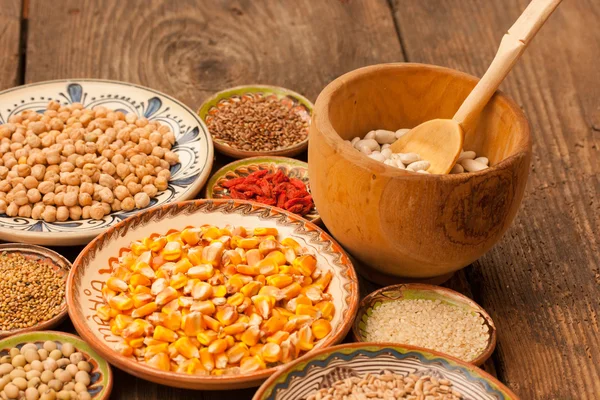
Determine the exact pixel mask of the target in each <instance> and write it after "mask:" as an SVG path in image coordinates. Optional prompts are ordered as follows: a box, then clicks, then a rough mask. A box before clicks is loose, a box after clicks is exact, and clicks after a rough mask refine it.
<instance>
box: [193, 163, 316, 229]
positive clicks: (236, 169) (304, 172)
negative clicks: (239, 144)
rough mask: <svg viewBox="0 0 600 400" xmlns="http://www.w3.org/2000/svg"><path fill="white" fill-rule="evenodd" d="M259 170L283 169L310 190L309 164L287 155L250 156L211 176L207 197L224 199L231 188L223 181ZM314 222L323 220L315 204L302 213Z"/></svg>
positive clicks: (207, 186)
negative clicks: (224, 184)
mask: <svg viewBox="0 0 600 400" xmlns="http://www.w3.org/2000/svg"><path fill="white" fill-rule="evenodd" d="M258 170H267V171H269V172H276V171H277V170H281V171H282V172H283V173H284V174H285V175H286V176H288V177H290V178H297V179H300V180H301V181H302V182H304V184H305V185H306V187H307V190H308V191H309V192H310V184H309V182H308V164H307V163H305V162H303V161H300V160H296V159H294V158H287V157H250V158H245V159H243V160H238V161H234V162H232V163H229V164H227V165H226V166H224V167H223V168H221V169H220V170H218V171H217V172H215V173H214V174H213V176H211V177H210V180H209V181H208V184H207V185H206V196H205V197H206V198H207V199H223V198H228V197H226V196H229V190H228V189H227V188H224V187H223V183H224V182H226V181H228V180H230V179H235V178H240V177H245V176H248V175H250V174H251V173H253V172H256V171H258ZM302 217H304V218H306V219H307V220H309V221H310V222H312V223H315V224H318V223H319V222H320V221H321V218H320V217H319V214H318V213H317V209H316V208H315V207H314V206H313V208H312V210H310V211H309V212H308V213H307V214H305V215H302Z"/></svg>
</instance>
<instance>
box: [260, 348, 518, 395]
mask: <svg viewBox="0 0 600 400" xmlns="http://www.w3.org/2000/svg"><path fill="white" fill-rule="evenodd" d="M384 370H388V371H391V372H393V373H395V374H398V375H403V376H407V375H409V374H414V375H417V376H422V375H426V376H433V377H436V378H438V379H447V380H449V381H451V382H452V389H454V390H456V391H458V392H460V393H461V394H462V395H463V398H464V399H468V400H516V399H518V398H517V396H516V395H515V394H514V393H512V392H511V391H510V390H509V389H508V388H507V387H506V386H504V385H503V384H502V383H500V382H499V381H498V380H497V379H496V378H494V377H492V376H491V375H489V374H488V373H486V372H484V371H482V370H480V369H479V368H477V367H475V366H473V365H471V364H467V363H464V362H462V361H460V360H457V359H455V358H452V357H447V356H444V355H442V354H440V353H437V352H434V351H429V350H425V349H420V348H418V347H410V346H397V345H394V344H390V343H387V344H376V343H351V344H343V345H340V346H334V347H330V348H328V349H322V350H319V351H316V352H314V353H309V354H307V355H305V356H304V357H302V358H300V359H298V360H296V361H295V362H293V363H291V364H289V365H288V366H287V367H286V368H285V369H282V370H280V371H278V372H277V373H276V374H275V375H273V376H272V377H270V378H269V380H267V381H266V382H265V383H264V384H263V385H262V386H261V387H260V389H258V391H257V392H256V394H255V395H254V397H253V400H304V399H306V398H307V397H308V396H309V395H311V394H312V393H314V392H316V391H318V390H320V389H324V388H330V387H331V386H332V384H333V383H334V382H336V381H338V380H340V379H346V378H350V377H364V376H365V375H367V374H369V373H370V374H381V373H382V372H383V371H384Z"/></svg>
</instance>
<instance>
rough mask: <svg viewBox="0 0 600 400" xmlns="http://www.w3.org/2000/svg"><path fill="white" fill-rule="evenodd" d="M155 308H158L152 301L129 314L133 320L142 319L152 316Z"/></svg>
mask: <svg viewBox="0 0 600 400" xmlns="http://www.w3.org/2000/svg"><path fill="white" fill-rule="evenodd" d="M157 308H158V306H157V305H156V303H155V302H153V301H152V302H150V303H148V304H145V305H143V306H141V307H138V308H136V309H135V310H133V312H132V313H131V316H132V317H133V318H142V317H145V316H146V315H150V314H152V313H153V312H154V311H156V309H157Z"/></svg>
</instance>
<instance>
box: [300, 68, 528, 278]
mask: <svg viewBox="0 0 600 400" xmlns="http://www.w3.org/2000/svg"><path fill="white" fill-rule="evenodd" d="M476 82H477V79H476V78H474V77H472V76H470V75H467V74H464V73H462V72H458V71H454V70H451V69H448V68H442V67H436V66H432V65H423V64H383V65H375V66H371V67H366V68H361V69H358V70H355V71H352V72H349V73H347V74H345V75H343V76H341V77H339V78H337V79H336V80H334V81H333V82H332V83H330V84H329V85H328V86H327V87H326V88H325V89H324V90H323V91H322V92H321V94H320V95H319V97H318V99H317V102H316V105H315V109H314V113H313V123H312V125H311V128H310V140H309V149H308V171H309V176H310V182H311V189H312V193H313V197H314V201H315V204H316V207H317V209H318V210H319V214H320V215H321V218H322V220H323V222H324V224H325V225H326V226H327V228H328V229H329V231H330V232H331V233H332V234H333V236H334V237H335V238H336V239H337V240H338V241H339V242H340V244H341V245H342V246H344V248H345V249H346V250H348V251H349V252H350V253H351V254H352V255H354V256H355V257H356V258H358V259H359V260H360V261H362V262H363V263H364V264H366V265H368V266H369V267H371V268H373V269H375V270H377V271H378V272H380V273H382V274H383V276H384V277H385V276H396V277H406V278H432V277H439V276H441V275H447V274H449V273H452V272H454V271H456V270H458V269H460V268H463V267H464V266H466V265H468V264H470V263H472V262H473V261H475V260H477V259H478V258H479V257H481V256H482V255H483V254H484V253H485V252H486V251H488V250H489V249H490V248H491V247H492V246H493V245H494V244H495V243H496V242H497V241H498V240H499V239H500V237H502V235H503V234H504V232H505V231H506V229H507V228H508V227H509V225H510V223H511V222H512V220H513V219H514V217H515V215H516V213H517V210H518V208H519V205H520V203H521V199H522V198H523V192H524V190H525V184H526V183H527V175H528V172H529V163H530V158H531V139H530V130H529V124H528V122H527V120H526V119H525V116H524V115H523V112H522V111H521V110H520V108H519V106H518V105H517V104H516V103H515V102H514V101H512V100H511V99H510V98H508V97H507V96H506V95H504V94H503V93H501V92H498V93H496V94H495V95H494V96H493V97H492V99H491V101H490V102H489V104H488V105H487V107H486V108H485V109H484V111H483V113H482V115H481V118H480V119H479V121H478V123H477V126H475V127H474V129H471V130H469V131H467V132H466V136H465V146H464V147H465V149H466V150H474V151H475V152H476V153H477V154H478V155H479V156H486V157H488V158H489V160H490V165H491V167H490V168H488V169H486V170H483V171H479V172H474V173H463V174H456V175H426V174H415V173H411V172H408V171H405V170H400V169H397V168H394V167H390V166H388V165H385V164H383V163H380V162H377V161H375V160H373V159H371V158H369V157H367V156H365V155H364V154H362V153H361V152H359V151H356V150H355V149H354V148H353V147H352V146H351V145H349V144H347V143H345V142H344V140H349V139H352V138H353V137H355V136H360V137H363V136H364V135H365V134H366V133H367V132H369V131H370V130H373V129H388V130H396V129H399V128H412V127H415V126H416V125H419V124H420V123H422V122H424V121H427V120H430V119H434V118H452V116H453V114H454V112H455V111H456V110H457V109H458V107H459V106H460V104H461V103H462V101H463V100H464V99H465V98H466V96H467V95H468V94H469V92H470V91H471V90H472V89H473V87H474V86H475V84H476ZM359 272H360V271H359ZM366 277H367V279H370V278H369V276H368V275H367V276H366ZM371 279H372V278H371ZM382 280H384V279H380V281H382ZM380 283H383V284H384V285H385V284H389V283H390V281H389V280H387V282H380Z"/></svg>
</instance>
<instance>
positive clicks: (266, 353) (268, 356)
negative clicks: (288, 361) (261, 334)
mask: <svg viewBox="0 0 600 400" xmlns="http://www.w3.org/2000/svg"><path fill="white" fill-rule="evenodd" d="M261 356H262V358H263V360H265V361H266V362H269V363H276V362H279V360H281V347H279V345H278V344H277V343H267V344H265V345H264V347H263V349H262V352H261Z"/></svg>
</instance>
